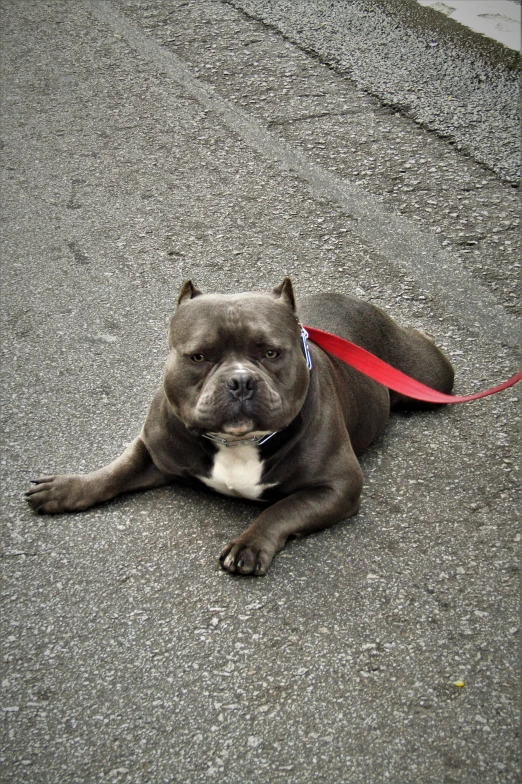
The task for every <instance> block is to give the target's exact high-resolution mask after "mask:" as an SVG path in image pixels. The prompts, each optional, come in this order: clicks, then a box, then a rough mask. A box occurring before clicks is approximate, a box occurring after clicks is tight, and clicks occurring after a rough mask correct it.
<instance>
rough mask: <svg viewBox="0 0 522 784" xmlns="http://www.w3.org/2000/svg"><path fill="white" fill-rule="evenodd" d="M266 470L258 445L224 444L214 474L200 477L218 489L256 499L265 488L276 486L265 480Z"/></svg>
mask: <svg viewBox="0 0 522 784" xmlns="http://www.w3.org/2000/svg"><path fill="white" fill-rule="evenodd" d="M262 474H263V461H262V460H260V458H259V449H258V448H257V447H256V446H252V445H250V444H245V445H243V446H238V447H234V448H231V447H226V446H221V445H220V446H219V448H218V451H217V452H216V454H215V456H214V465H213V466H212V471H211V472H210V476H199V477H198V479H200V480H201V481H202V482H204V483H205V484H206V485H208V487H211V488H212V489H213V490H216V491H217V492H218V493H224V495H235V496H240V497H241V498H251V499H252V500H255V499H256V498H259V496H260V495H261V493H262V492H263V490H265V489H266V488H268V487H274V485H273V484H261V476H262Z"/></svg>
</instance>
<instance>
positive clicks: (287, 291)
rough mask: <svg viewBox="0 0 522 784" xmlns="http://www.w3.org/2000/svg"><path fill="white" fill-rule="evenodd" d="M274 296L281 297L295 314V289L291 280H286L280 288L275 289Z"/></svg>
mask: <svg viewBox="0 0 522 784" xmlns="http://www.w3.org/2000/svg"><path fill="white" fill-rule="evenodd" d="M272 294H273V295H274V296H275V297H280V298H281V299H282V300H283V301H285V302H286V303H287V305H288V307H290V308H291V309H292V310H293V311H294V312H295V295H294V287H293V286H292V281H291V279H290V278H285V279H284V280H283V282H282V283H280V284H279V286H276V287H275V289H274V290H273V292H272Z"/></svg>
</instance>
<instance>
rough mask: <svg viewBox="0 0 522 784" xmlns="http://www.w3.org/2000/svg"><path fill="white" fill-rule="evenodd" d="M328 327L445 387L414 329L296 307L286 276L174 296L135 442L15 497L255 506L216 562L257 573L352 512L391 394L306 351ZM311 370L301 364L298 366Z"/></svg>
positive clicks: (372, 311)
mask: <svg viewBox="0 0 522 784" xmlns="http://www.w3.org/2000/svg"><path fill="white" fill-rule="evenodd" d="M303 323H304V324H308V325H310V326H311V327H316V328H319V329H323V330H327V331H329V332H334V333H335V334H337V335H340V336H341V337H343V338H346V339H347V340H351V341H352V342H354V343H357V344H358V345H360V346H362V347H363V348H366V349H367V350H369V351H371V352H372V353H374V354H376V355H377V356H379V357H380V358H381V359H383V360H384V361H386V362H388V363H389V364H391V365H393V366H394V367H396V368H398V369H399V370H402V371H403V372H404V373H407V374H408V375H410V376H413V377H414V378H416V379H417V380H419V381H421V382H422V383H424V384H426V385H428V386H430V387H433V388H435V389H438V390H439V391H441V392H450V391H451V388H452V385H453V370H452V367H451V365H450V363H449V361H448V360H447V359H446V357H445V356H444V354H442V352H441V351H440V350H439V349H438V348H437V347H436V346H435V344H434V343H433V341H432V340H431V339H430V338H428V337H427V336H426V335H425V334H423V333H421V332H419V331H417V330H415V329H404V328H402V327H400V326H398V325H397V324H396V323H395V322H394V321H393V320H392V319H391V318H390V317H389V316H387V315H386V314H385V313H383V312H382V311H381V310H379V309H378V308H376V307H374V306H373V305H369V304H367V303H364V302H361V301H360V300H357V299H354V298H352V297H347V296H344V295H341V294H318V295H314V296H310V297H307V298H305V299H303V300H302V301H301V302H299V303H296V302H295V299H294V293H293V289H292V283H291V281H290V279H289V278H285V280H284V281H283V283H282V284H281V285H280V286H278V287H277V288H275V289H274V290H273V291H272V292H271V293H246V294H227V295H221V294H202V293H201V292H200V291H198V289H196V288H195V287H194V286H193V284H192V283H191V282H190V281H187V282H186V283H185V284H184V285H183V287H182V289H181V292H180V295H179V300H178V307H177V309H176V312H175V314H174V316H173V318H172V321H171V325H170V332H169V342H170V352H169V356H168V359H167V362H166V365H165V372H164V378H163V383H162V385H161V386H160V388H159V390H158V391H157V393H156V395H155V397H154V399H153V401H152V404H151V407H150V411H149V414H148V417H147V419H146V421H145V424H144V426H143V429H142V431H141V433H140V435H139V436H138V437H137V438H136V439H135V441H133V442H132V444H130V445H129V446H128V447H127V449H126V450H125V451H124V453H123V454H122V455H121V456H120V457H119V458H117V459H116V460H115V461H114V462H112V463H110V464H109V465H107V466H105V467H104V468H101V469H99V470H98V471H94V472H92V473H90V474H85V475H80V474H66V475H58V476H45V477H41V478H39V479H38V480H36V482H35V484H34V486H33V487H31V489H30V490H29V491H28V492H27V498H28V501H29V503H30V504H31V506H32V507H33V509H35V510H36V511H38V512H43V513H47V514H57V513H59V512H71V511H76V510H80V509H87V508H88V507H90V506H93V505H94V504H99V503H102V502H103V501H107V500H109V499H110V498H114V496H116V495H119V494H120V493H126V492H130V491H135V490H146V489H149V488H153V487H159V486H161V485H165V484H167V483H169V482H177V481H181V482H189V483H191V484H193V485H198V486H200V487H205V486H206V487H209V488H211V489H212V490H215V491H217V492H219V493H224V494H226V495H230V496H240V497H244V498H249V499H255V500H257V501H260V502H264V506H263V508H262V511H261V514H260V515H259V517H258V518H257V519H256V520H255V521H254V522H253V523H252V525H250V526H249V527H248V528H247V529H246V530H245V531H244V532H243V533H242V534H241V535H240V536H239V537H238V538H237V539H235V540H234V541H232V542H230V543H229V544H228V545H227V546H226V547H225V549H224V550H223V552H222V553H221V563H222V565H223V567H224V568H225V569H227V570H228V571H229V572H235V573H238V574H255V575H263V574H265V573H266V571H267V569H268V567H269V565H270V562H271V561H272V558H273V557H274V555H275V554H276V553H277V552H278V550H280V549H281V548H282V547H283V546H284V544H285V542H286V540H287V539H288V537H290V536H296V535H302V534H307V533H310V532H312V531H318V530H320V529H322V528H326V527H328V526H330V525H332V524H333V523H335V522H337V521H339V520H341V519H343V518H346V517H350V516H351V515H354V514H356V513H357V511H358V509H359V499H360V494H361V486H362V473H361V469H360V467H359V463H358V461H357V455H359V454H360V453H361V452H362V451H363V450H364V449H365V448H366V447H367V446H368V445H369V444H371V442H372V441H373V440H374V439H375V437H376V436H377V435H378V434H379V433H380V432H381V430H382V429H383V427H384V425H385V423H386V420H387V418H388V415H389V411H390V407H391V406H393V405H395V404H396V403H398V402H401V397H400V395H398V394H396V393H395V392H390V391H389V390H388V389H386V388H385V387H383V386H381V385H380V384H378V383H376V382H375V381H372V380H371V379H369V378H368V377H367V376H364V375H362V374H361V373H359V372H358V371H356V370H354V369H353V368H351V367H349V366H348V365H346V364H344V363H343V362H341V361H340V360H338V359H336V358H334V357H332V356H330V355H329V354H327V353H326V352H325V351H323V350H322V349H320V348H319V347H318V346H315V345H313V344H311V345H310V347H309V349H310V354H311V358H312V362H311V363H309V362H308V361H307V357H306V351H305V346H304V345H303V340H302V335H301V324H303ZM310 364H311V365H312V367H311V368H310V367H309V365H310Z"/></svg>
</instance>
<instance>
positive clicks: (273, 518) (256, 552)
mask: <svg viewBox="0 0 522 784" xmlns="http://www.w3.org/2000/svg"><path fill="white" fill-rule="evenodd" d="M337 467H338V466H337ZM344 469H345V470H344V471H343V472H342V474H341V475H340V476H339V475H338V476H337V477H336V478H335V479H332V480H331V481H330V482H328V480H327V483H326V484H325V485H323V486H321V487H311V488H304V489H302V490H297V491H296V492H295V493H292V494H291V495H289V496H287V497H286V498H283V499H281V500H280V501H277V502H276V503H275V504H273V505H272V506H270V507H269V508H268V509H266V510H265V511H264V512H263V513H262V514H261V515H260V516H259V517H258V518H257V520H255V521H254V522H253V523H252V525H250V526H249V527H248V528H247V529H246V531H244V533H243V534H241V536H239V537H238V538H237V539H234V541H232V542H230V543H229V544H228V545H227V546H226V547H225V549H224V550H223V552H222V553H221V555H220V558H219V560H220V562H221V565H222V566H223V568H224V569H227V570H228V571H229V572H236V573H238V574H254V575H257V576H261V575H264V574H266V572H267V570H268V567H269V566H270V563H271V561H272V559H273V557H274V555H275V554H276V553H277V552H279V550H281V549H282V548H283V547H284V545H285V542H286V541H287V539H288V538H289V537H291V536H304V535H306V534H310V533H314V532H315V531H321V530H323V529H324V528H328V527H329V526H331V525H333V524H334V523H337V522H339V520H344V519H345V518H347V517H351V516H352V515H355V514H357V512H358V511H359V504H360V495H361V489H362V471H361V468H360V466H359V463H358V462H357V459H356V458H355V455H353V453H352V459H351V460H350V464H349V465H346V463H345V464H344ZM336 473H337V472H336Z"/></svg>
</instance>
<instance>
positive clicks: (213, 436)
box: [203, 430, 277, 448]
mask: <svg viewBox="0 0 522 784" xmlns="http://www.w3.org/2000/svg"><path fill="white" fill-rule="evenodd" d="M276 433H277V430H275V431H274V432H273V433H268V435H266V436H252V438H242V439H238V440H237V441H229V440H228V438H222V437H221V436H218V434H217V433H203V438H208V439H209V441H215V442H216V443H217V444H221V445H222V446H226V447H227V448H228V447H230V448H234V447H236V446H248V445H249V444H250V445H251V446H261V445H262V444H265V443H266V442H267V441H268V439H269V438H272V436H275V434H276Z"/></svg>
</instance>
